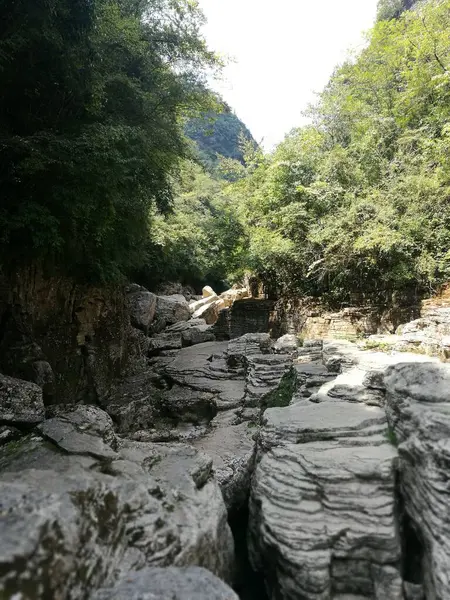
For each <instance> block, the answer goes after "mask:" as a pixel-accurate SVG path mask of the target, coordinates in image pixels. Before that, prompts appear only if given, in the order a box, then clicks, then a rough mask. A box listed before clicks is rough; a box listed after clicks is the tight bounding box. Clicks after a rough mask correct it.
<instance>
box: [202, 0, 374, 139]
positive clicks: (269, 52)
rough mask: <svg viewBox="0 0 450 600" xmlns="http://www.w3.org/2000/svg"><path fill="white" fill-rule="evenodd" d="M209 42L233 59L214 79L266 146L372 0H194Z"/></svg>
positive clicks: (336, 56)
mask: <svg viewBox="0 0 450 600" xmlns="http://www.w3.org/2000/svg"><path fill="white" fill-rule="evenodd" d="M199 3H200V6H201V7H202V9H203V11H204V13H205V15H206V17H207V19H208V24H207V26H206V27H205V30H204V34H205V37H206V39H207V40H208V42H209V46H210V47H211V48H212V49H213V50H215V51H216V52H218V53H219V54H221V55H226V56H228V57H231V58H232V59H233V61H234V62H233V63H231V64H229V65H228V66H227V67H226V69H225V71H224V78H223V81H222V82H220V83H216V84H214V87H215V88H216V90H217V91H219V92H220V93H221V94H222V96H223V97H224V98H225V100H226V101H227V102H228V104H230V106H231V107H232V108H233V109H234V110H235V112H236V114H237V115H238V116H239V117H240V118H241V119H242V120H243V121H244V123H245V124H246V125H247V127H249V129H250V130H251V132H252V133H253V135H254V137H255V138H256V140H257V141H258V142H260V141H261V140H262V139H263V140H264V141H263V143H264V146H265V147H266V148H267V149H270V148H271V147H272V146H273V145H274V144H275V143H278V142H280V141H281V140H282V139H283V137H284V135H285V134H286V133H288V131H289V130H290V129H291V128H292V127H296V126H299V125H301V124H302V122H304V119H303V118H302V115H301V113H302V111H303V110H305V108H307V105H308V103H310V102H312V101H314V99H315V96H314V92H319V91H321V90H322V89H323V87H324V86H325V85H326V83H327V81H328V79H329V77H330V75H331V73H332V72H333V69H334V67H335V66H336V65H337V64H338V63H340V62H342V60H343V59H344V58H345V56H346V54H347V51H348V50H349V49H355V48H358V47H361V45H362V43H363V38H362V32H363V31H367V30H368V29H370V28H371V27H372V25H373V23H374V20H375V14H376V5H377V0H276V1H274V0H199Z"/></svg>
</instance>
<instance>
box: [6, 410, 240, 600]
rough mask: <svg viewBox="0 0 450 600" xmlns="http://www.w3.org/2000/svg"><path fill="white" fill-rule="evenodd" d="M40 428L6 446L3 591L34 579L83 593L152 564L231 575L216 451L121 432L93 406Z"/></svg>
mask: <svg viewBox="0 0 450 600" xmlns="http://www.w3.org/2000/svg"><path fill="white" fill-rule="evenodd" d="M69 426H70V427H69ZM42 430H43V432H44V431H45V438H46V439H43V438H42V437H38V436H36V435H35V436H27V437H26V438H23V439H21V440H19V441H18V442H13V443H11V444H7V445H5V446H3V447H1V448H0V471H1V480H0V539H1V541H2V542H1V544H0V597H2V598H3V597H5V598H13V597H15V595H18V596H17V597H19V596H20V597H22V595H23V597H28V596H27V594H28V590H29V589H30V585H32V589H33V599H35V600H47V599H48V598H64V599H65V600H66V599H67V600H78V599H82V598H86V597H88V594H90V593H94V592H95V591H96V590H97V589H98V588H100V587H105V586H109V585H113V584H114V582H115V580H116V579H117V578H119V579H124V578H125V577H126V575H127V573H128V572H130V571H132V570H139V569H142V568H143V567H145V566H150V565H151V566H161V567H165V566H169V565H175V566H180V567H183V566H189V565H202V566H205V567H207V568H209V569H210V570H211V571H212V572H214V573H216V574H217V575H218V576H220V577H222V578H224V579H229V578H230V577H231V573H232V570H233V560H234V559H233V540H232V536H231V532H230V529H229V527H228V524H227V512H226V508H225V505H224V502H223V498H222V494H221V491H220V488H219V486H218V485H217V482H216V481H215V480H214V478H213V474H212V460H211V458H209V457H208V456H206V455H205V454H203V453H201V452H198V451H197V450H196V449H195V448H193V447H191V446H186V445H184V444H150V443H143V442H132V441H128V440H121V439H120V438H117V437H116V436H115V435H114V433H113V432H112V431H111V430H110V418H109V417H108V416H107V415H106V414H105V413H102V411H101V410H100V409H97V408H95V407H79V408H78V409H76V410H75V411H71V412H70V413H69V414H68V415H67V416H66V417H64V415H63V414H62V413H58V414H57V415H56V416H55V417H53V418H52V419H51V420H50V424H49V425H46V423H43V425H42ZM91 438H92V439H91ZM95 439H97V442H95ZM84 443H86V448H85V449H84V451H83V444H84ZM93 448H94V451H92V449H93ZM98 448H100V449H101V451H100V452H99V451H98ZM105 448H109V452H106V451H105Z"/></svg>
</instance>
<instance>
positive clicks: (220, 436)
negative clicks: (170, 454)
mask: <svg viewBox="0 0 450 600" xmlns="http://www.w3.org/2000/svg"><path fill="white" fill-rule="evenodd" d="M213 423H214V421H213ZM255 432H256V430H255V428H254V427H252V424H251V423H241V424H239V425H228V426H224V427H214V428H213V429H212V430H211V431H210V432H209V433H208V434H207V435H206V436H205V437H204V438H202V439H199V440H198V441H196V442H194V443H193V446H194V447H195V448H197V449H198V450H201V451H202V452H204V453H205V454H207V455H208V456H210V457H211V458H212V461H213V466H214V471H215V474H216V479H217V481H218V483H219V486H220V489H221V490H222V494H223V497H224V500H225V505H226V507H227V509H228V511H229V512H230V511H236V510H239V509H240V508H242V507H243V506H244V505H245V503H246V501H247V498H248V494H249V492H250V483H251V477H252V473H253V468H254V462H255V452H256V442H255V440H254V437H255Z"/></svg>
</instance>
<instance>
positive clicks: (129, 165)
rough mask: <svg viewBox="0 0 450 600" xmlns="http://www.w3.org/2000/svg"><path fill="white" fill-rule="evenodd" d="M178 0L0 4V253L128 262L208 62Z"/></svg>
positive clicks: (81, 266)
mask: <svg viewBox="0 0 450 600" xmlns="http://www.w3.org/2000/svg"><path fill="white" fill-rule="evenodd" d="M202 19H203V16H202V14H201V13H200V11H199V9H198V6H197V3H196V2H195V1H192V0H38V1H36V0H5V1H4V2H2V3H1V6H0V84H1V88H2V94H1V96H0V131H1V143H0V164H1V170H0V184H1V198H2V200H1V206H0V256H1V259H0V260H1V263H2V264H3V266H4V267H5V265H10V264H12V261H14V262H27V261H29V260H31V259H33V260H41V261H42V262H43V263H44V264H45V265H48V266H52V265H53V266H56V267H58V268H64V270H65V271H66V272H67V273H69V274H71V275H76V276H79V277H88V278H93V279H103V280H104V279H108V278H111V277H117V276H119V275H120V274H123V273H126V272H128V271H129V270H130V269H131V268H135V267H136V266H137V265H138V264H139V262H140V261H141V260H142V258H143V256H144V254H143V248H144V246H145V244H146V243H147V241H148V235H149V229H148V225H149V218H148V215H149V212H150V210H151V209H152V207H154V206H156V207H158V208H159V209H161V210H164V209H166V208H167V207H168V206H169V205H170V203H171V199H172V181H173V176H174V174H175V173H176V171H177V169H178V167H179V164H180V160H181V159H183V158H184V157H185V156H187V155H188V154H189V151H188V145H187V144H186V140H185V138H184V134H183V120H184V119H185V118H186V116H187V115H189V114H197V113H198V111H200V110H202V111H205V110H209V109H210V107H211V106H213V104H214V103H211V102H210V96H209V94H208V93H207V91H206V88H205V82H206V76H207V73H208V71H209V69H211V68H215V67H216V65H217V60H216V58H215V57H214V55H213V54H212V53H211V52H210V51H209V50H208V49H207V47H206V45H205V42H204V40H203V39H202V37H201V35H200V34H199V27H200V25H201V23H202Z"/></svg>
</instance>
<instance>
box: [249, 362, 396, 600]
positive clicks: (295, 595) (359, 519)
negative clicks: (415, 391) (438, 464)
mask: <svg viewBox="0 0 450 600" xmlns="http://www.w3.org/2000/svg"><path fill="white" fill-rule="evenodd" d="M321 374H322V373H321ZM387 429H388V425H387V421H386V415H385V413H384V411H383V409H381V408H378V407H373V406H367V405H365V404H360V403H353V402H348V401H346V400H345V398H344V397H340V399H339V400H329V401H327V400H324V401H323V402H321V403H318V404H315V403H312V402H308V401H306V400H305V401H304V402H298V403H296V404H293V405H291V406H287V407H284V408H272V409H269V410H267V411H266V412H265V413H264V415H263V428H262V430H261V433H260V438H259V448H258V455H257V467H256V471H255V473H254V475H253V483H252V489H251V498H250V524H249V534H250V535H249V549H250V559H251V562H252V565H253V567H254V569H255V570H256V571H257V572H259V573H261V574H262V575H263V576H264V578H265V581H266V585H267V586H268V588H269V592H270V594H272V596H270V594H269V596H270V597H276V598H279V599H280V600H325V599H328V598H330V590H332V591H333V593H334V596H333V597H336V598H361V599H362V598H367V599H369V598H370V599H371V600H387V599H388V598H389V600H403V589H402V579H401V576H400V569H399V566H400V556H401V544H400V539H399V536H398V528H397V523H396V494H395V483H396V470H395V465H396V459H397V452H396V449H395V448H394V447H393V446H392V445H391V444H390V443H389V441H388V438H387V435H386V432H387Z"/></svg>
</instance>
